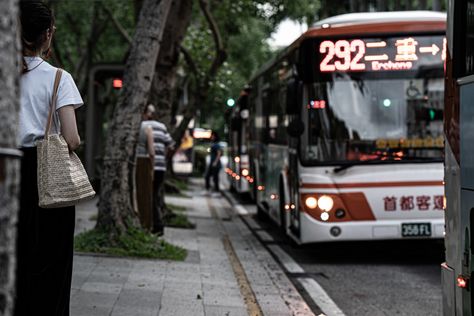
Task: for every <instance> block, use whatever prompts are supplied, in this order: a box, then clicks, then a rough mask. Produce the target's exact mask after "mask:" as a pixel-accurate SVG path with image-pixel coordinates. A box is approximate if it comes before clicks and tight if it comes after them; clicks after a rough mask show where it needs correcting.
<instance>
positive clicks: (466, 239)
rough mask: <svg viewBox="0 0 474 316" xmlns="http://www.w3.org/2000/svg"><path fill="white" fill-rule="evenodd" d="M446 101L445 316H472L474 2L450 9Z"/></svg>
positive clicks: (453, 4) (458, 3) (452, 2)
mask: <svg viewBox="0 0 474 316" xmlns="http://www.w3.org/2000/svg"><path fill="white" fill-rule="evenodd" d="M448 8H449V10H448V28H447V42H448V45H447V58H446V85H445V87H446V98H445V124H444V128H445V129H444V133H445V139H446V144H445V192H446V212H445V221H446V236H445V248H446V251H445V262H444V263H443V264H442V265H441V268H442V269H441V271H442V272H441V283H442V289H443V315H445V316H467V315H472V312H471V311H472V308H473V303H474V289H473V288H472V284H470V283H472V279H471V277H472V271H473V269H474V266H473V263H472V262H473V259H474V258H473V253H474V177H473V176H474V165H473V161H474V150H473V148H472V147H471V146H472V144H473V143H474V134H473V133H471V129H472V126H473V125H472V124H473V122H474V108H473V107H472V100H473V99H474V63H473V61H474V42H473V41H474V40H473V39H474V3H473V1H465V0H463V1H461V0H456V1H455V0H450V1H449V5H448Z"/></svg>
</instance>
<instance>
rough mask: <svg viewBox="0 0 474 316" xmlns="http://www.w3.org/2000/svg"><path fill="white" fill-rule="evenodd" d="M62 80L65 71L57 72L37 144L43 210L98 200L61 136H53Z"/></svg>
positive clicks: (77, 161)
mask: <svg viewBox="0 0 474 316" xmlns="http://www.w3.org/2000/svg"><path fill="white" fill-rule="evenodd" d="M61 76H62V70H61V69H58V70H57V72H56V78H55V80H54V90H53V97H52V100H51V105H50V108H49V114H48V121H47V123H46V129H45V133H44V139H43V140H41V141H38V143H37V152H38V195H39V206H40V207H42V208H58V207H65V206H71V205H75V204H77V203H79V202H81V201H84V200H88V199H91V198H93V197H94V196H95V192H94V189H93V188H92V186H91V184H90V182H89V177H88V176H87V173H86V171H85V169H84V166H83V165H82V163H81V160H80V159H79V157H77V155H76V154H75V153H74V152H71V151H69V148H68V146H67V143H66V140H65V139H64V138H63V136H62V135H59V134H50V132H51V125H52V120H53V113H54V111H55V108H56V102H57V94H58V87H59V82H60V81H61Z"/></svg>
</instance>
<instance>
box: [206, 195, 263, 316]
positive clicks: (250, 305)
mask: <svg viewBox="0 0 474 316" xmlns="http://www.w3.org/2000/svg"><path fill="white" fill-rule="evenodd" d="M207 205H208V207H209V211H210V212H211V215H212V217H213V218H214V219H215V220H216V222H217V224H218V226H219V228H220V233H221V234H222V235H223V236H222V244H223V245H224V250H225V252H226V254H227V258H228V259H229V262H230V265H231V267H232V270H233V271H234V276H235V279H236V280H237V284H238V285H239V288H240V294H242V297H243V299H244V302H245V305H246V306H247V312H248V314H249V315H252V316H263V312H262V309H261V308H260V305H259V304H258V301H257V297H256V296H255V293H254V292H253V290H252V286H251V285H250V281H249V279H248V277H247V274H246V273H245V270H244V267H243V266H242V263H241V262H240V260H239V257H238V256H237V254H236V252H235V249H234V247H233V246H232V242H231V241H230V238H229V235H227V233H226V231H225V227H224V225H223V224H222V221H221V218H219V216H218V214H217V210H216V208H215V206H214V204H213V203H212V200H211V199H210V198H207Z"/></svg>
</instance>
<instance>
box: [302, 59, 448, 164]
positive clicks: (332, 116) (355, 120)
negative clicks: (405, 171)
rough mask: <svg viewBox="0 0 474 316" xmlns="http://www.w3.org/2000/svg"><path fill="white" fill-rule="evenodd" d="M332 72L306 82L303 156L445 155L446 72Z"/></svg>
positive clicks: (314, 159) (324, 159)
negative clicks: (383, 74) (374, 75)
mask: <svg viewBox="0 0 474 316" xmlns="http://www.w3.org/2000/svg"><path fill="white" fill-rule="evenodd" d="M441 70H442V68H441ZM331 75H332V80H328V81H324V82H316V83H313V84H311V85H310V86H309V88H308V100H307V102H308V104H307V106H306V107H307V109H305V111H304V112H305V113H306V115H305V116H306V117H305V120H306V123H305V125H306V126H307V128H306V129H305V130H306V132H305V136H304V138H305V139H304V140H303V141H302V156H303V157H302V159H303V160H304V161H307V162H309V163H332V162H334V163H341V162H342V163H343V162H348V163H354V162H357V161H368V160H371V161H373V160H380V161H381V162H382V161H385V160H386V161H390V162H393V161H404V160H405V161H407V160H410V161H415V160H420V161H427V160H440V159H441V158H442V154H443V112H442V109H443V100H444V93H443V90H444V84H443V83H444V81H443V77H442V74H439V76H438V75H437V76H429V77H428V76H424V77H423V78H416V77H414V78H405V79H404V78H396V79H390V78H388V77H385V78H370V77H369V78H364V76H361V75H360V74H358V75H353V74H348V73H333V74H331Z"/></svg>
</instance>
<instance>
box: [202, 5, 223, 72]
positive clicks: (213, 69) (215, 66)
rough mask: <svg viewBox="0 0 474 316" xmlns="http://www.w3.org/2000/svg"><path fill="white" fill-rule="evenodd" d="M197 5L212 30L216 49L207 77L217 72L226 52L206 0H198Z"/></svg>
mask: <svg viewBox="0 0 474 316" xmlns="http://www.w3.org/2000/svg"><path fill="white" fill-rule="evenodd" d="M199 6H200V7H201V11H202V12H203V14H204V16H205V17H206V21H207V23H208V24H209V29H210V30H211V32H212V36H213V38H214V44H215V49H216V55H215V57H214V61H213V62H212V65H211V68H210V69H209V73H208V74H207V77H208V78H212V77H214V76H215V75H216V74H217V71H218V70H219V68H220V66H221V65H222V64H223V63H224V61H225V60H226V58H227V52H226V50H225V47H224V42H223V40H222V36H221V33H220V31H219V26H218V25H217V22H216V20H215V19H214V16H213V15H212V13H211V10H210V8H209V2H208V0H199Z"/></svg>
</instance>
